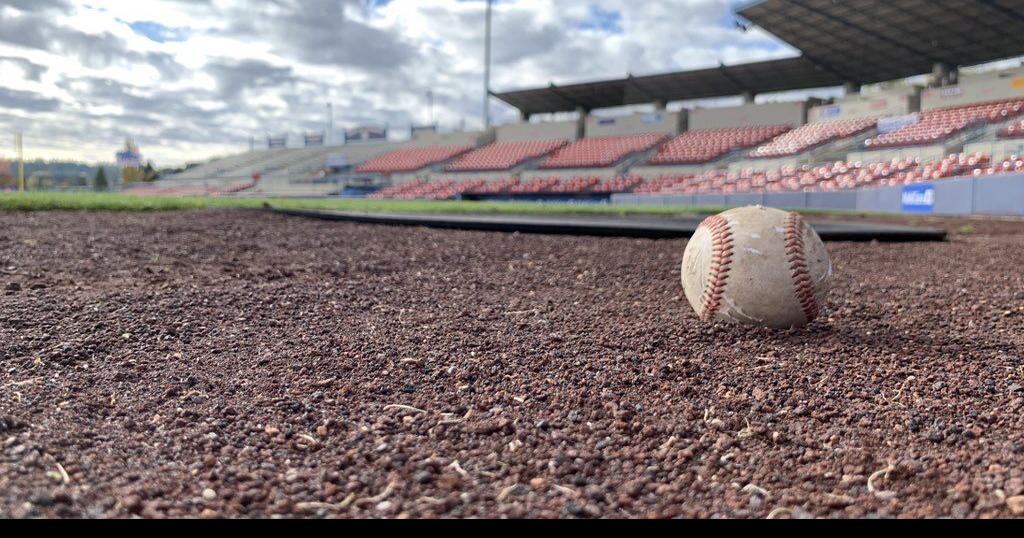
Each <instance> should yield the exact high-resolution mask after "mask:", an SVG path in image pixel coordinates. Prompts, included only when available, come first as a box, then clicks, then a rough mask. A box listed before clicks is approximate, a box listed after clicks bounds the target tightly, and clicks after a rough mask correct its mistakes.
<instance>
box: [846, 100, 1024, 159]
mask: <svg viewBox="0 0 1024 538" xmlns="http://www.w3.org/2000/svg"><path fill="white" fill-rule="evenodd" d="M1022 113H1024V100H1004V101H992V102H988V103H978V104H973V105H968V106H960V107H951V108H937V109H933V110H926V111H924V112H921V114H920V120H919V121H918V122H917V123H914V124H911V125H907V126H905V127H902V128H900V129H897V130H895V131H892V132H889V133H885V134H880V135H878V136H875V137H873V138H870V139H868V140H866V141H865V142H864V145H865V146H866V147H868V148H887V147H898V146H919V145H924V144H937V143H940V142H942V141H944V140H946V139H947V138H950V137H951V136H953V135H955V134H957V133H960V132H961V131H963V130H965V129H967V128H969V127H972V126H975V125H978V124H984V123H996V122H1000V121H1005V120H1009V119H1011V118H1014V117H1016V116H1019V115H1021V114H1022Z"/></svg>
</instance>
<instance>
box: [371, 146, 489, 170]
mask: <svg viewBox="0 0 1024 538" xmlns="http://www.w3.org/2000/svg"><path fill="white" fill-rule="evenodd" d="M470 149H472V146H430V147H425V148H405V149H400V150H397V151H392V152H390V153H385V154H384V155H381V156H380V157H377V158H375V159H370V160H369V161H366V162H365V163H363V164H361V165H359V166H357V167H356V169H355V171H356V172H360V173H364V174H365V173H376V174H391V173H395V172H414V171H416V170H421V169H423V168H426V167H428V166H430V165H434V164H439V163H443V162H445V161H447V160H450V159H452V158H454V157H457V156H459V155H461V154H463V153H466V152H467V151H469V150H470Z"/></svg>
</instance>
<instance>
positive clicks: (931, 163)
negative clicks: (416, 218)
mask: <svg viewBox="0 0 1024 538" xmlns="http://www.w3.org/2000/svg"><path fill="white" fill-rule="evenodd" d="M1022 10H1024V0H999V1H996V2H987V1H980V0H978V1H965V2H958V3H957V5H956V6H952V5H946V4H940V3H931V2H921V1H919V0H892V1H890V2H887V3H885V4H884V5H883V4H879V3H877V2H873V1H871V0H850V1H846V2H826V1H823V0H806V1H802V2H786V1H782V0H764V1H761V2H756V3H753V4H750V5H747V6H745V7H743V8H741V9H740V10H739V11H738V12H737V15H738V17H740V18H741V19H742V20H744V21H745V23H744V24H745V25H756V26H759V27H760V28H762V29H764V30H766V31H767V32H769V33H772V34H774V35H776V36H777V37H779V38H780V39H781V40H782V41H785V42H787V43H788V44H789V45H791V46H792V47H794V48H796V49H797V50H799V51H801V54H800V55H799V56H796V57H792V58H783V59H777V60H765V61H759V62H752V63H746V64H738V65H728V66H726V65H719V66H717V67H712V68H707V69H697V70H692V71H684V72H678V73H667V74H657V75H646V76H629V77H626V78H624V79H618V80H604V81H597V82H585V83H579V84H570V85H553V84H549V85H547V86H544V87H538V88H534V89H525V90H513V91H507V92H496V93H494V96H495V97H497V98H498V99H501V100H502V101H504V102H505V103H507V104H508V105H510V106H512V107H514V108H516V109H518V110H519V112H520V114H521V117H522V121H521V122H519V123H514V124H509V125H502V126H498V127H495V128H491V129H489V130H486V131H480V132H460V133H447V134H442V133H437V132H421V131H417V132H416V133H413V135H412V137H411V139H409V140H406V141H396V142H388V141H379V142H375V143H374V144H372V145H366V146H362V145H359V144H346V145H344V146H335V147H321V148H304V149H298V150H293V149H284V150H282V149H277V150H267V151H260V152H250V153H246V154H242V155H238V156H233V157H228V158H225V159H220V160H218V161H214V162H211V163H208V164H205V165H201V166H198V167H195V168H192V169H190V170H188V171H186V172H184V173H182V174H180V175H179V176H177V177H176V178H173V179H172V180H168V183H166V186H167V187H173V186H174V183H173V182H174V181H178V182H179V183H181V182H187V181H188V180H193V181H195V180H202V181H203V182H204V185H207V190H209V191H210V192H211V193H212V192H214V191H215V192H216V193H218V194H223V193H229V192H232V191H233V189H235V188H238V189H239V190H238V193H239V194H241V195H260V194H270V193H287V194H329V193H335V192H340V191H341V190H342V189H343V187H344V186H346V185H350V184H359V185H366V186H367V188H368V189H370V190H372V189H378V190H377V192H376V193H374V194H372V196H375V197H378V198H425V199H443V198H458V197H476V198H478V197H489V196H497V197H517V196H522V197H536V196H538V195H544V196H551V197H558V196H562V197H580V196H587V197H593V198H595V199H600V198H602V197H603V198H604V199H608V197H609V196H611V195H614V194H617V193H632V194H635V195H638V196H642V195H652V196H655V195H666V194H673V193H690V194H693V193H706V194H723V193H773V192H787V193H789V192H836V191H844V190H863V189H873V188H883V187H894V186H902V185H913V184H916V183H919V182H926V181H935V180H941V179H949V178H958V177H959V178H972V177H988V176H1003V175H1006V174H1015V173H1019V172H1020V170H1021V167H1020V155H1022V154H1024V120H1022V118H1021V116H1022V114H1024V68H1022V67H1005V66H1004V67H1003V68H1001V69H989V70H972V69H964V67H966V66H972V65H975V64H980V63H984V62H991V61H996V60H1001V59H1005V58H1012V57H1014V56H1019V55H1022V54H1024V41H1022V40H1020V39H1019V37H1017V36H1019V35H1024V34H1022V33H1021V32H1022V31H1024V18H1022V17H1020V15H1019V14H1020V13H1021V12H1022ZM991 21H1000V22H999V24H991ZM968 36H969V39H968V38H967V37H968ZM922 75H923V77H921V76H922ZM907 77H919V78H917V79H915V81H914V82H902V79H905V78H907ZM888 81H897V82H895V83H889V82H888ZM879 82H883V83H885V84H882V85H879V86H877V87H872V88H864V87H865V86H866V85H869V84H874V83H879ZM840 86H841V87H843V88H845V95H843V96H841V97H836V98H833V99H831V100H824V101H823V100H821V99H813V98H789V100H785V99H782V100H779V101H772V100H770V99H769V100H765V101H764V102H761V101H760V100H758V99H756V97H757V96H758V95H761V94H768V93H771V92H782V91H790V90H800V89H807V88H822V87H840ZM861 88H864V90H863V91H861ZM726 96H739V97H740V98H741V99H742V101H743V102H742V104H739V105H736V104H730V105H727V106H696V105H693V104H692V101H693V100H695V99H704V98H719V97H726ZM631 105H644V106H647V107H648V109H647V110H645V111H636V110H626V109H622V107H628V106H631ZM617 110H623V111H625V112H623V113H617V112H615V111H617ZM651 110H653V111H651ZM559 113H572V114H574V115H575V116H574V118H575V119H568V120H566V119H564V118H560V119H558V120H557V121H545V120H541V121H537V119H538V118H537V116H549V115H552V114H559ZM360 147H367V148H370V147H372V150H371V151H365V152H364V151H360V150H359V148H360ZM338 155H345V156H346V159H347V162H348V163H350V164H351V168H346V169H345V170H337V169H333V168H331V167H328V166H326V164H325V161H326V160H328V158H330V157H337V156H338ZM253 175H260V176H262V179H261V180H260V181H258V182H255V184H251V185H248V186H246V187H244V188H243V187H241V185H243V184H245V180H248V179H249V177H250V176H253ZM184 186H187V185H184Z"/></svg>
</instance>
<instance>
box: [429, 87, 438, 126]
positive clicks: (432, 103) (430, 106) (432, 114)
mask: <svg viewBox="0 0 1024 538" xmlns="http://www.w3.org/2000/svg"><path fill="white" fill-rule="evenodd" d="M427 109H428V110H430V125H434V126H437V122H436V121H435V120H434V92H433V91H431V90H427Z"/></svg>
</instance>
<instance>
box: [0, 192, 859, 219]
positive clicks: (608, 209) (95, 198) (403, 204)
mask: <svg viewBox="0 0 1024 538" xmlns="http://www.w3.org/2000/svg"><path fill="white" fill-rule="evenodd" d="M265 204H269V205H271V206H272V207H275V208H281V209H336V210H345V211H378V212H381V211H390V212H404V213H492V214H494V213H507V214H520V215H522V214H560V215H693V214H699V215H702V214H714V213H718V212H719V211H722V210H723V209H724V208H722V207H716V206H627V205H606V204H541V203H527V202H469V201H454V200H450V201H430V200H362V199H343V198H236V197H201V196H196V197H170V196H127V195H123V194H117V193H93V192H77V193H74V192H27V193H10V192H7V193H0V211H174V210H183V209H206V208H260V207H264V205H265ZM801 212H802V213H807V214H826V213H828V214H837V213H839V214H844V213H843V212H834V211H821V210H801ZM845 214H847V215H856V214H854V213H845Z"/></svg>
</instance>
